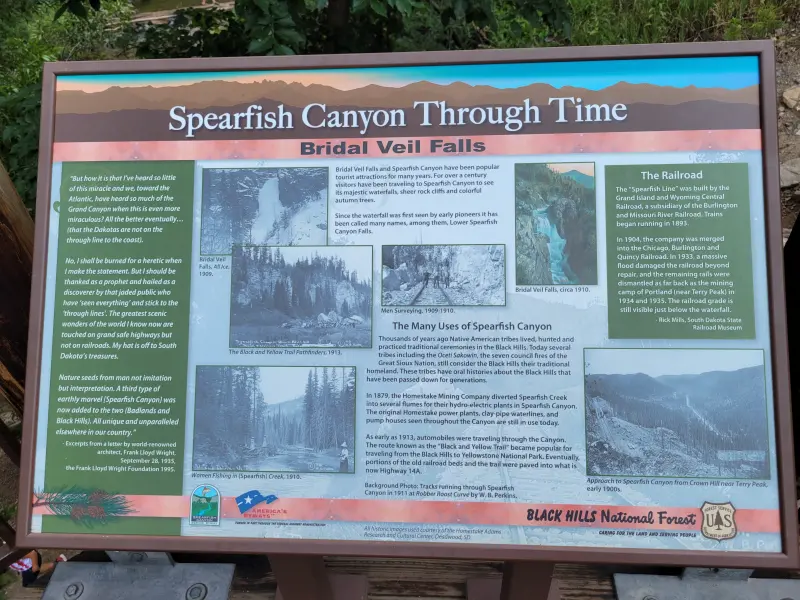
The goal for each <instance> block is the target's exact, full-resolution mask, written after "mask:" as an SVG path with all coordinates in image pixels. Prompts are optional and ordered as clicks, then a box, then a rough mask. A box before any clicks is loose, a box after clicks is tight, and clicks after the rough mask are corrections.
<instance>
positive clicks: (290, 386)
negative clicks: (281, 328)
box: [192, 365, 356, 473]
mask: <svg viewBox="0 0 800 600" xmlns="http://www.w3.org/2000/svg"><path fill="white" fill-rule="evenodd" d="M355 420H356V369H355V367H316V366H312V367H243V366H216V365H215V366H206V365H203V366H198V367H197V379H196V382H195V413H194V436H193V438H194V448H193V451H192V468H193V469H194V470H196V471H211V470H214V471H217V470H219V471H281V472H294V473H353V472H354V470H355V455H354V450H355V437H356V436H355Z"/></svg>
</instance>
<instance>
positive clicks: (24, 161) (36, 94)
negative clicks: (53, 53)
mask: <svg viewBox="0 0 800 600" xmlns="http://www.w3.org/2000/svg"><path fill="white" fill-rule="evenodd" d="M41 97H42V86H41V84H40V83H35V84H32V85H29V86H27V87H24V88H22V89H21V90H19V91H16V92H13V93H11V94H10V95H7V96H0V162H2V163H3V165H5V167H6V169H7V170H8V174H9V175H10V176H11V180H12V181H13V182H14V185H15V187H16V188H17V192H18V193H19V195H20V197H21V198H22V201H23V202H24V203H25V206H26V207H27V208H28V210H29V211H31V213H33V211H34V208H35V205H36V170H37V167H38V161H39V113H40V107H41Z"/></svg>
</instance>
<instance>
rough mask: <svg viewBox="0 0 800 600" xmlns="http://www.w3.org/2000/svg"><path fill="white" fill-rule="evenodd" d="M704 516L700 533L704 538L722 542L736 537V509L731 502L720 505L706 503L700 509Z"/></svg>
mask: <svg viewBox="0 0 800 600" xmlns="http://www.w3.org/2000/svg"><path fill="white" fill-rule="evenodd" d="M700 512H701V513H702V515H703V521H702V527H701V528H700V532H701V533H702V534H703V537H705V538H708V539H710V540H716V541H718V542H722V541H725V540H732V539H733V538H735V537H736V533H737V531H736V509H735V508H734V507H733V504H731V503H730V502H725V503H723V504H718V503H715V502H704V503H703V506H702V507H701V508H700Z"/></svg>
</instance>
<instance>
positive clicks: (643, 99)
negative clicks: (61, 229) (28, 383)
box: [56, 67, 760, 142]
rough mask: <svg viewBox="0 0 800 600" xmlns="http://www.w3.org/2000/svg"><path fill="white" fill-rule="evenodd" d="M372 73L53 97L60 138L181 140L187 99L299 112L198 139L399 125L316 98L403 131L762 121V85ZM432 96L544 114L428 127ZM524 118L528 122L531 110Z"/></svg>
mask: <svg viewBox="0 0 800 600" xmlns="http://www.w3.org/2000/svg"><path fill="white" fill-rule="evenodd" d="M447 68H448V67H441V69H445V70H446V69H447ZM374 71H375V72H376V73H378V74H377V75H376V76H375V77H371V76H370V75H369V73H367V76H363V73H365V72H366V71H364V70H359V73H361V75H360V76H359V77H356V76H353V75H350V74H348V73H347V70H341V71H330V72H328V73H327V74H326V76H324V77H323V76H322V75H319V76H318V75H317V74H315V73H308V74H306V75H297V74H292V73H287V74H286V75H282V74H280V73H274V72H267V71H265V72H263V73H253V72H250V73H246V74H242V75H236V74H230V73H228V74H220V75H215V74H213V73H207V74H194V77H193V78H190V79H186V80H184V79H182V78H171V79H166V80H163V81H162V80H160V79H154V80H153V83H152V85H142V84H138V83H137V84H128V83H124V84H120V85H102V84H86V85H81V84H68V85H67V84H60V85H59V87H58V91H57V103H56V113H57V115H56V141H57V142H70V141H122V140H130V141H137V140H153V141H159V140H176V139H182V138H183V136H182V134H181V132H176V131H175V130H170V124H171V123H173V124H174V121H172V120H171V118H170V110H171V109H172V108H173V107H175V106H180V107H184V108H185V111H186V113H189V112H198V113H202V114H204V113H217V114H220V113H223V112H229V113H237V112H240V113H243V112H245V111H246V110H247V108H248V107H249V106H251V105H257V106H260V107H261V110H262V112H263V113H267V112H270V111H277V110H278V109H279V107H280V106H281V105H282V106H283V109H284V110H285V111H287V112H289V113H291V114H292V121H293V122H292V127H291V128H288V127H287V128H282V129H271V130H268V131H265V130H264V129H261V130H259V129H255V128H253V129H247V128H240V129H229V130H225V129H220V128H216V129H213V130H207V129H203V130H198V131H197V132H196V135H195V136H194V137H193V138H192V139H197V140H203V139H208V140H215V139H263V138H264V137H269V138H270V139H288V138H303V137H308V138H334V137H347V136H351V137H361V136H363V137H380V136H386V135H389V134H391V133H392V131H393V130H394V131H395V132H396V129H394V128H392V127H377V126H371V127H369V128H367V130H366V131H365V132H364V133H362V132H361V130H362V127H361V126H360V125H359V124H358V123H356V124H355V126H354V127H349V128H343V127H338V128H332V127H327V126H324V127H318V126H315V127H309V126H307V124H304V123H303V120H302V111H303V108H304V107H306V106H308V105H310V104H319V105H324V106H325V108H324V109H322V108H315V109H314V110H315V111H316V112H315V113H313V114H314V117H313V118H314V119H316V120H318V121H321V120H323V119H324V115H325V113H332V112H334V111H339V112H343V111H375V110H381V109H383V110H386V111H390V110H394V109H400V110H403V111H404V113H405V124H404V126H403V127H402V128H401V130H402V135H403V136H422V135H425V136H430V135H456V134H457V135H492V134H494V135H508V134H515V133H570V132H576V131H581V132H591V131H604V132H611V131H616V132H624V131H670V130H713V129H757V128H758V127H759V126H760V121H759V91H758V85H746V86H743V87H740V88H738V89H733V88H731V89H729V88H725V87H707V88H706V87H698V86H697V85H684V86H678V85H676V86H669V85H654V84H651V83H627V82H625V81H624V80H622V81H616V82H615V83H611V84H609V85H608V86H606V87H601V88H599V89H589V88H582V87H575V86H569V85H564V86H554V85H551V84H549V83H524V84H523V83H519V84H518V85H517V86H516V87H507V84H505V85H506V87H500V86H498V87H494V86H492V85H471V84H469V83H465V82H463V81H450V82H448V83H436V82H432V81H427V80H418V81H412V82H410V83H405V82H404V84H403V85H398V84H397V83H395V82H391V81H388V80H387V79H386V77H383V75H381V73H382V72H386V71H391V70H390V69H376V70H374ZM445 72H446V71H443V73H445ZM370 73H371V71H370ZM426 73H427V72H426ZM426 73H423V74H422V75H424V74H426ZM620 75H622V74H620ZM382 77H383V78H382ZM520 79H523V78H520ZM520 79H517V80H516V82H519V81H520ZM354 80H357V81H355V82H354ZM523 80H524V79H523ZM137 81H138V80H137ZM317 81H322V82H325V83H324V84H323V83H317ZM551 98H573V99H579V100H580V102H582V103H583V105H588V104H597V105H607V106H608V107H613V106H614V105H617V104H624V105H625V106H626V107H627V108H626V116H625V118H624V120H620V121H615V120H613V119H607V120H605V121H601V122H591V123H589V122H585V121H584V122H575V121H574V120H573V119H570V120H569V122H557V121H558V120H559V108H558V104H557V103H550V99H551ZM433 101H435V102H440V103H441V102H444V103H446V106H447V107H448V108H456V109H457V108H458V107H484V108H488V107H495V108H499V109H505V108H508V107H513V106H519V107H522V106H525V103H526V101H527V102H528V106H534V107H536V108H537V109H538V112H539V122H538V123H537V122H535V121H534V122H530V123H527V124H523V125H522V126H521V127H520V128H519V129H516V130H508V129H506V128H505V126H504V125H505V124H504V123H497V122H495V123H490V122H488V120H487V121H484V122H483V123H480V124H476V123H465V124H463V125H458V126H453V125H452V124H448V123H445V124H442V122H441V119H440V116H441V111H440V109H441V108H442V106H441V105H440V106H433V105H429V106H428V108H429V109H430V115H429V116H430V124H429V125H428V126H423V125H422V123H423V121H424V107H423V106H421V105H418V106H417V107H416V108H415V107H414V104H415V103H420V102H433ZM520 116H521V117H522V118H523V120H524V117H525V113H524V112H523V113H522V114H521V115H520ZM359 120H360V119H359ZM314 125H317V123H314ZM398 129H400V128H398Z"/></svg>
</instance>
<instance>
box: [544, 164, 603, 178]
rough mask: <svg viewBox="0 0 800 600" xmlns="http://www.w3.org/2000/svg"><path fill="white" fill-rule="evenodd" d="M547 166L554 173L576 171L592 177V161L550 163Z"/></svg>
mask: <svg viewBox="0 0 800 600" xmlns="http://www.w3.org/2000/svg"><path fill="white" fill-rule="evenodd" d="M547 166H548V168H549V169H550V170H551V171H555V172H556V173H569V172H570V171H577V172H578V173H583V174H584V175H588V176H589V177H594V163H550V164H548V165H547Z"/></svg>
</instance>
